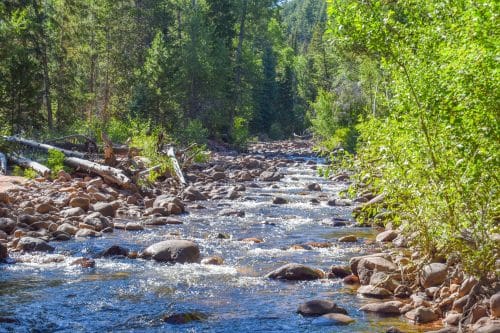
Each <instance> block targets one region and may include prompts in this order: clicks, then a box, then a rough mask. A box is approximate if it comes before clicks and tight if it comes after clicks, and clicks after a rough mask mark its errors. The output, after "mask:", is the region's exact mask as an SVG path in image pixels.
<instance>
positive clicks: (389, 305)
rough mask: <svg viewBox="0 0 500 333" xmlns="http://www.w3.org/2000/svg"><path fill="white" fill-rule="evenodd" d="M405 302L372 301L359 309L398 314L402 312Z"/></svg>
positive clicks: (384, 313)
mask: <svg viewBox="0 0 500 333" xmlns="http://www.w3.org/2000/svg"><path fill="white" fill-rule="evenodd" d="M403 305H404V304H403V302H399V301H389V302H383V303H371V304H366V305H364V306H362V307H361V308H360V309H359V310H360V311H365V312H375V313H379V314H383V315H397V316H399V315H400V314H401V312H400V311H401V308H402V307H403Z"/></svg>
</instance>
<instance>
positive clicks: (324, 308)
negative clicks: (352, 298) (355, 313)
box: [297, 299, 347, 317]
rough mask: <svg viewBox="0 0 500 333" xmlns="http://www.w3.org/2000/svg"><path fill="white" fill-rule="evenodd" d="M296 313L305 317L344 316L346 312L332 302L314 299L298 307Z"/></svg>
mask: <svg viewBox="0 0 500 333" xmlns="http://www.w3.org/2000/svg"><path fill="white" fill-rule="evenodd" d="M297 313H300V314H301V315H303V316H305V317H314V316H321V315H324V314H327V313H341V314H344V315H346V314H347V311H346V310H345V309H344V308H342V307H340V306H338V305H337V304H336V303H334V302H332V301H327V300H322V299H315V300H312V301H307V302H305V303H302V304H300V305H299V308H298V309H297Z"/></svg>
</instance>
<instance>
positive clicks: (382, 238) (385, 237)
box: [375, 230, 398, 243]
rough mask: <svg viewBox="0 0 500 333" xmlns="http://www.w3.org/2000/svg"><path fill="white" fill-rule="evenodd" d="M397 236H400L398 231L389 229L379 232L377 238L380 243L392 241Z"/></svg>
mask: <svg viewBox="0 0 500 333" xmlns="http://www.w3.org/2000/svg"><path fill="white" fill-rule="evenodd" d="M396 237H398V233H397V232H395V231H394V230H387V231H383V232H381V233H379V234H378V235H377V237H376V238H375V240H376V241H377V242H379V243H386V242H392V241H393V240H394V239H395V238H396Z"/></svg>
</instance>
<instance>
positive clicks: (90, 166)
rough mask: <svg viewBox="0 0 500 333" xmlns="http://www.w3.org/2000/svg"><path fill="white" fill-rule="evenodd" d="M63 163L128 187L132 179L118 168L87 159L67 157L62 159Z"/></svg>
mask: <svg viewBox="0 0 500 333" xmlns="http://www.w3.org/2000/svg"><path fill="white" fill-rule="evenodd" d="M64 164H67V165H68V166H70V167H72V168H76V169H83V170H85V171H87V172H93V173H96V174H98V175H99V176H101V177H102V178H104V179H107V180H108V181H110V182H112V183H114V184H117V185H120V186H122V187H124V188H128V187H130V186H131V185H132V181H131V180H130V178H128V177H127V176H126V175H125V174H124V173H123V172H122V171H121V170H120V169H116V168H113V167H110V166H107V165H102V164H99V163H95V162H91V161H87V160H84V159H81V158H77V157H67V158H65V159H64Z"/></svg>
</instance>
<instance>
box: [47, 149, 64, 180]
mask: <svg viewBox="0 0 500 333" xmlns="http://www.w3.org/2000/svg"><path fill="white" fill-rule="evenodd" d="M47 166H48V167H49V168H50V170H52V174H54V175H56V174H57V173H58V172H59V171H61V170H66V168H65V167H64V154H63V153H62V152H60V151H59V150H56V149H50V150H49V152H48V158H47Z"/></svg>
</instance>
